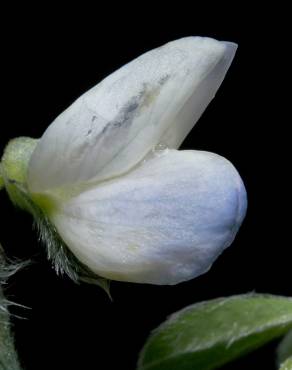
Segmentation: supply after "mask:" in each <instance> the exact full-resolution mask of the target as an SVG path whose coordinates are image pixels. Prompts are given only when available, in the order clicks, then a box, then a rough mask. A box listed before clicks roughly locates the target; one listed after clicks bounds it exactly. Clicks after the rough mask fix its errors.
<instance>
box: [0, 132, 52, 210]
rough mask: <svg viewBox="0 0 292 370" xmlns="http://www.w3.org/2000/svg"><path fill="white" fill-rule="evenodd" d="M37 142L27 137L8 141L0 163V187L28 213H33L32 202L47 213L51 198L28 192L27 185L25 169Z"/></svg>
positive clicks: (50, 205) (50, 206) (50, 208)
mask: <svg viewBox="0 0 292 370" xmlns="http://www.w3.org/2000/svg"><path fill="white" fill-rule="evenodd" d="M37 142H38V140H37V139H31V138H29V137H19V138H16V139H12V140H10V141H9V143H8V145H7V146H6V148H5V150H4V154H3V157H2V160H1V164H0V189H1V188H4V187H5V189H6V190H7V192H8V194H9V197H10V199H11V201H12V202H13V203H14V204H15V205H16V206H18V207H20V208H22V209H25V210H26V211H28V212H30V213H34V212H33V209H32V203H35V204H37V205H38V206H39V207H40V208H41V209H42V210H44V211H45V212H46V213H49V212H50V211H52V209H53V201H52V199H50V198H49V197H47V196H46V195H44V194H30V192H29V189H28V186H27V169H28V165H29V161H30V157H31V155H32V153H33V151H34V149H35V147H36V145H37Z"/></svg>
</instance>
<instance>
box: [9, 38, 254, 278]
mask: <svg viewBox="0 0 292 370" xmlns="http://www.w3.org/2000/svg"><path fill="white" fill-rule="evenodd" d="M236 47H237V46H236V44H233V43H229V42H219V41H216V40H214V39H210V38H203V37H187V38H183V39H180V40H176V41H173V42H170V43H168V44H166V45H164V46H162V47H160V48H157V49H154V50H152V51H150V52H147V53H146V54H144V55H142V56H140V57H139V58H137V59H135V60H134V61H132V62H131V63H128V64H126V65H125V66H123V67H122V68H121V69H119V70H118V71H116V72H114V73H113V74H111V75H110V76H108V77H107V78H105V79H104V80H103V81H102V82H100V83H99V84H98V85H97V86H95V87H93V88H92V89H91V90H89V91H88V92H86V93H85V94H84V95H82V96H81V97H80V98H79V99H77V100H76V101H75V102H74V103H73V104H72V105H71V106H70V107H69V108H68V109H67V110H66V111H64V112H63V113H62V114H61V115H60V116H59V117H57V118H56V120H55V121H54V122H53V123H52V124H51V125H50V126H49V127H48V129H47V130H46V131H45V133H44V134H43V136H42V138H41V139H40V140H38V141H36V140H35V141H34V140H32V139H16V140H14V141H12V142H11V143H10V144H9V145H8V147H7V149H6V151H5V154H4V157H3V160H2V173H3V174H2V175H3V177H4V181H5V185H6V188H7V190H8V192H9V194H10V196H11V198H12V199H13V200H14V201H15V202H16V203H18V204H20V205H22V206H23V207H24V208H27V209H30V210H31V211H32V213H33V214H34V216H35V217H36V218H37V222H39V223H40V224H41V226H40V227H41V233H42V236H43V239H45V241H46V242H47V244H48V251H49V257H50V254H51V258H55V262H56V255H58V253H59V254H62V253H63V250H64V248H65V249H66V248H68V250H70V254H69V255H70V256H71V257H72V256H74V257H73V259H74V261H75V260H78V261H79V262H80V263H81V265H82V266H83V267H84V268H85V270H86V271H91V272H93V273H94V274H96V275H98V276H101V277H103V278H106V279H111V280H120V281H130V282H139V283H151V284H177V283H179V282H182V281H186V280H189V279H192V278H194V277H196V276H198V275H200V274H202V273H204V272H206V271H207V270H208V269H209V268H210V266H211V265H212V263H213V262H214V261H215V259H216V258H217V257H218V256H219V255H220V254H221V252H222V251H223V250H224V249H225V248H226V247H228V246H229V245H230V244H231V243H232V241H233V239H234V237H235V235H236V233H237V231H238V229H239V227H240V225H241V223H242V221H243V218H244V216H245V212H246V203H247V202H246V192H245V188H244V185H243V183H242V180H241V178H240V176H239V174H238V173H237V171H236V169H235V168H234V167H233V165H232V164H231V163H230V162H229V161H228V160H226V159H224V158H222V157H221V156H219V155H217V154H213V153H208V152H203V151H194V150H184V151H178V150H177V149H178V147H179V146H180V145H181V143H182V141H183V140H184V138H185V137H186V135H187V134H188V133H189V131H190V130H191V129H192V127H193V126H194V124H195V123H196V121H197V120H198V119H199V117H200V116H201V114H202V113H203V111H204V110H205V108H206V107H207V105H208V104H209V102H210V101H211V100H212V98H213V97H214V95H215V93H216V91H217V89H218V88H219V86H220V84H221V82H222V81H223V79H224V76H225V74H226V72H227V70H228V68H229V66H230V64H231V62H232V59H233V57H234V54H235V51H236ZM15 168H17V170H15ZM20 198H21V201H20V200H19V199H20ZM23 199H25V201H23ZM39 220H43V221H39ZM44 220H45V221H44ZM47 230H49V231H47ZM52 248H53V250H54V252H53V254H54V256H53V257H52ZM66 256H67V257H68V254H66ZM67 257H66V258H67ZM71 257H70V258H71ZM64 258H65V257H64ZM61 265H62V268H63V269H65V270H66V268H64V265H65V263H64V261H62V262H61Z"/></svg>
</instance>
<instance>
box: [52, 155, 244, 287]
mask: <svg viewBox="0 0 292 370" xmlns="http://www.w3.org/2000/svg"><path fill="white" fill-rule="evenodd" d="M246 203H247V201H246V192H245V188H244V185H243V183H242V181H241V179H240V176H239V175H238V173H237V171H236V170H235V168H234V167H233V166H232V164H231V163H230V162H229V161H227V160H226V159H224V158H222V157H220V156H218V155H216V154H212V153H207V152H200V151H176V150H166V151H164V152H162V153H160V154H158V155H156V156H154V157H153V158H151V159H149V160H148V161H145V162H144V163H142V164H141V165H140V166H138V167H137V168H136V169H134V170H133V171H131V172H130V173H129V174H127V175H125V176H123V177H120V178H117V179H115V181H107V182H105V183H103V184H100V185H99V186H96V187H95V188H93V189H91V190H88V191H86V192H83V193H81V194H80V195H79V196H77V197H74V198H72V199H71V200H70V201H67V202H64V203H63V204H62V205H61V206H60V207H61V209H60V210H59V212H57V213H55V214H54V216H53V218H52V222H53V223H54V224H55V226H56V228H57V230H58V232H59V234H60V236H61V237H62V238H63V240H64V242H65V243H66V244H67V245H68V247H69V248H70V249H71V251H72V252H73V253H74V254H75V255H76V257H77V258H78V259H79V260H80V261H81V262H83V263H84V264H85V265H86V266H88V267H89V268H90V269H91V270H92V271H94V272H95V273H97V274H98V275H100V276H103V277H106V278H109V279H113V280H121V281H131V282H139V283H151V284H177V283H179V282H182V281H185V280H189V279H192V278H194V277H196V276H198V275H200V274H202V273H204V272H206V271H207V270H208V269H209V267H210V266H211V264H212V263H213V262H214V260H215V259H216V258H217V257H218V256H219V255H220V253H221V252H222V251H223V250H224V249H225V248H226V247H228V246H229V245H230V244H231V242H232V241H233V239H234V237H235V235H236V232H237V231H238V229H239V227H240V225H241V222H242V220H243V218H244V215H245V212H246Z"/></svg>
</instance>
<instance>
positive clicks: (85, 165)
mask: <svg viewBox="0 0 292 370" xmlns="http://www.w3.org/2000/svg"><path fill="white" fill-rule="evenodd" d="M235 51H236V45H235V44H233V43H226V42H219V41H216V40H214V39H210V38H203V37H187V38H183V39H180V40H176V41H173V42H170V43H168V44H166V45H164V46H162V47H160V48H157V49H154V50H151V51H149V52H147V53H145V54H144V55H142V56H140V57H139V58H137V59H135V60H134V61H132V62H131V63H129V64H127V65H125V66H124V67H122V68H121V69H119V70H118V71H116V72H115V73H113V74H112V75H110V76H109V77H107V78H106V79H104V80H103V81H102V82H101V83H99V84H98V85H97V86H95V87H94V88H92V89H91V90H89V91H88V92H87V93H85V94H84V95H83V96H81V97H80V98H79V99H78V100H77V101H76V102H75V103H73V104H72V105H71V107H69V108H68V109H67V110H66V111H65V112H64V113H62V114H61V115H60V116H59V117H58V118H57V119H56V120H55V121H54V122H53V123H52V124H51V125H50V126H49V128H48V129H47V130H46V132H45V133H44V135H43V137H42V138H41V140H40V142H39V144H38V146H37V148H36V150H35V152H34V153H33V155H32V158H31V161H30V165H29V170H28V184H29V188H30V190H31V192H44V191H46V190H51V189H54V188H56V187H60V186H66V185H70V186H71V185H75V184H79V183H84V182H90V181H91V182H92V181H103V180H106V179H109V178H112V177H115V176H119V175H121V174H123V173H125V172H127V171H129V170H130V169H131V168H133V167H134V166H135V165H136V164H137V163H138V162H139V161H141V160H142V159H143V158H144V157H145V156H146V155H147V153H148V152H149V151H150V150H152V149H153V148H154V147H155V146H156V145H157V144H158V143H160V142H163V143H164V144H166V145H167V146H169V147H170V148H177V147H178V146H179V145H180V144H181V142H182V141H183V140H184V138H185V136H186V135H187V134H188V132H189V131H190V130H191V128H192V127H193V125H194V124H195V122H196V121H197V120H198V118H199V117H200V115H201V114H202V113H203V111H204V110H205V108H206V107H207V105H208V104H209V102H210V101H211V99H212V98H213V96H214V95H215V93H216V91H217V89H218V88H219V86H220V84H221V82H222V80H223V78H224V76H225V74H226V72H227V70H228V68H229V66H230V63H231V61H232V59H233V57H234V54H235Z"/></svg>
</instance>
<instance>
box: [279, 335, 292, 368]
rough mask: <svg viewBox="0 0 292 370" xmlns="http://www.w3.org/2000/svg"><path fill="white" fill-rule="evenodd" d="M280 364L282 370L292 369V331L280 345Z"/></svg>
mask: <svg viewBox="0 0 292 370" xmlns="http://www.w3.org/2000/svg"><path fill="white" fill-rule="evenodd" d="M278 362H279V364H281V367H280V369H281V370H282V369H292V331H290V333H288V334H287V335H286V337H285V338H284V339H283V340H282V342H281V343H280V345H279V348H278ZM285 366H286V367H285ZM289 366H290V367H289Z"/></svg>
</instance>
